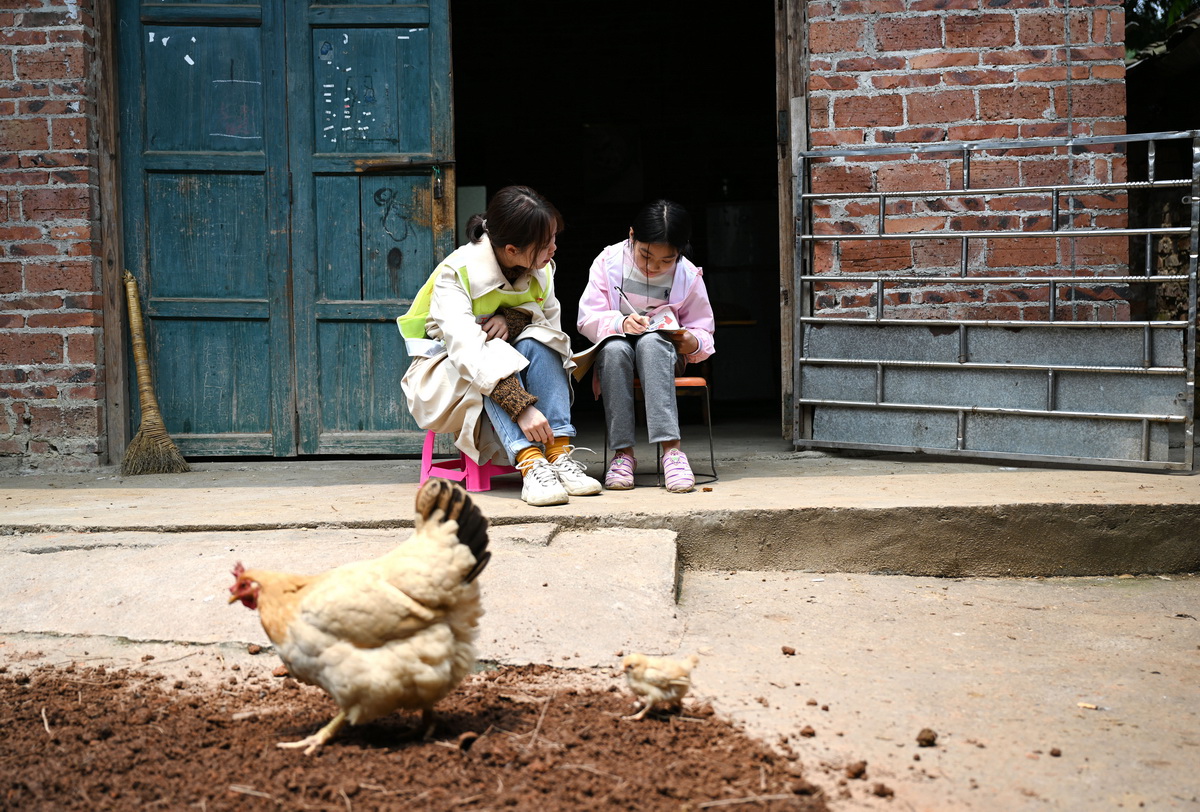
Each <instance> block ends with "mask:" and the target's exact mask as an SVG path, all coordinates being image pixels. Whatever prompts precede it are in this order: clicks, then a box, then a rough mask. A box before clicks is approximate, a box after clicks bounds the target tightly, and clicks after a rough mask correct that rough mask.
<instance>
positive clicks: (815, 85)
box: [808, 75, 858, 90]
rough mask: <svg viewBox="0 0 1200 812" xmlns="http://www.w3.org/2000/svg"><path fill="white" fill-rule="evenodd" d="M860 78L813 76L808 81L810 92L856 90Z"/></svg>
mask: <svg viewBox="0 0 1200 812" xmlns="http://www.w3.org/2000/svg"><path fill="white" fill-rule="evenodd" d="M857 88H858V78H857V77H855V76H838V75H833V76H813V77H811V78H810V79H809V80H808V89H809V90H856V89H857Z"/></svg>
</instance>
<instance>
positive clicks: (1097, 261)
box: [1075, 236, 1129, 266]
mask: <svg viewBox="0 0 1200 812" xmlns="http://www.w3.org/2000/svg"><path fill="white" fill-rule="evenodd" d="M1075 260H1076V261H1077V262H1081V263H1087V264H1089V265H1120V266H1124V265H1125V264H1127V263H1128V262H1129V241H1128V239H1127V238H1125V237H1104V236H1097V237H1079V238H1077V239H1076V240H1075Z"/></svg>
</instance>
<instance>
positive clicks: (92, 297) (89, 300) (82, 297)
mask: <svg viewBox="0 0 1200 812" xmlns="http://www.w3.org/2000/svg"><path fill="white" fill-rule="evenodd" d="M62 306H63V307H65V308H66V309H67V310H103V309H104V296H102V295H101V294H100V293H74V294H70V295H68V296H64V297H63V303H62Z"/></svg>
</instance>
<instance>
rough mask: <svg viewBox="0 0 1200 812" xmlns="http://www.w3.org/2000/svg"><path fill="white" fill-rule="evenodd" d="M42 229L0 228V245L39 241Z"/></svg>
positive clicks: (16, 226)
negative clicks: (22, 241) (21, 241)
mask: <svg viewBox="0 0 1200 812" xmlns="http://www.w3.org/2000/svg"><path fill="white" fill-rule="evenodd" d="M41 238H42V229H40V228H38V227H37V226H29V225H23V224H18V225H10V226H0V243H6V242H8V243H11V242H17V241H19V240H40V239H41Z"/></svg>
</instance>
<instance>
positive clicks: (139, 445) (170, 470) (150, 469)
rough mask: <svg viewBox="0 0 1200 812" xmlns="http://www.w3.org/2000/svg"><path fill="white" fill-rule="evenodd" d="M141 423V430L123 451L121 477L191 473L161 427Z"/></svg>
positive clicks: (144, 422)
mask: <svg viewBox="0 0 1200 812" xmlns="http://www.w3.org/2000/svg"><path fill="white" fill-rule="evenodd" d="M148 422H149V421H143V422H142V427H141V428H139V429H138V433H137V434H135V435H134V437H133V440H132V441H130V443H129V447H128V448H126V449H125V458H124V459H123V460H121V476H139V475H141V474H184V473H187V472H188V471H190V470H192V467H191V466H190V465H188V462H187V460H185V459H184V458H183V454H181V453H180V451H179V449H178V448H177V447H176V446H175V442H174V441H173V440H172V439H171V437H170V435H169V434H167V430H166V428H165V427H164V426H162V425H161V424H156V423H149V424H148V425H147V423H148Z"/></svg>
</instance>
